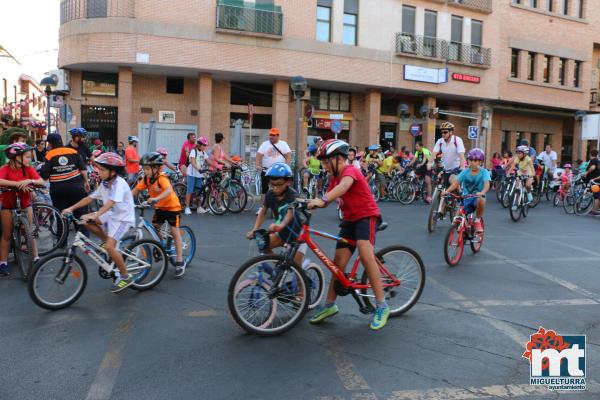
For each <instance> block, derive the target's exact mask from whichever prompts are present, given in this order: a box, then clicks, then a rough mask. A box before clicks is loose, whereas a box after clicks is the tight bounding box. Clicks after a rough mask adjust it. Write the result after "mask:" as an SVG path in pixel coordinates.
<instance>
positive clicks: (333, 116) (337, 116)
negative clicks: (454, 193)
mask: <svg viewBox="0 0 600 400" xmlns="http://www.w3.org/2000/svg"><path fill="white" fill-rule="evenodd" d="M329 119H344V114H329Z"/></svg>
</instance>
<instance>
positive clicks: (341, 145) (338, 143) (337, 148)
mask: <svg viewBox="0 0 600 400" xmlns="http://www.w3.org/2000/svg"><path fill="white" fill-rule="evenodd" d="M349 148H350V146H349V145H348V143H346V142H344V141H343V140H339V139H328V140H326V141H324V142H323V143H321V144H320V145H319V148H318V149H317V158H318V159H319V160H322V159H324V158H331V157H334V156H337V155H343V156H344V157H347V156H348V149H349Z"/></svg>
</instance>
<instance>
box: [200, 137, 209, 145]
mask: <svg viewBox="0 0 600 400" xmlns="http://www.w3.org/2000/svg"><path fill="white" fill-rule="evenodd" d="M198 143H200V144H201V145H203V146H208V139H207V138H206V137H205V136H200V137H199V138H198Z"/></svg>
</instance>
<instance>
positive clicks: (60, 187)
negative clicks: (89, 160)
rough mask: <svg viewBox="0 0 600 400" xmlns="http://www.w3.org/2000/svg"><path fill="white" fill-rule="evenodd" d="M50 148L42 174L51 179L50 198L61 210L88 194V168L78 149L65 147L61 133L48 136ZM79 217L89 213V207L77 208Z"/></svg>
mask: <svg viewBox="0 0 600 400" xmlns="http://www.w3.org/2000/svg"><path fill="white" fill-rule="evenodd" d="M47 141H48V146H49V150H48V152H47V153H46V158H45V162H44V165H43V166H42V168H41V170H40V176H41V177H42V178H43V179H45V180H49V181H50V198H51V199H52V204H53V205H54V207H56V208H58V209H59V210H64V209H65V208H67V207H69V206H70V205H72V204H73V203H76V202H78V201H79V200H81V199H83V198H85V197H86V196H87V192H89V190H90V187H89V184H88V176H87V168H86V165H85V163H84V162H83V160H82V159H81V157H80V156H79V154H78V153H77V150H75V149H73V148H71V147H64V146H63V143H62V139H61V137H60V135H58V134H56V133H52V134H50V135H48V138H47ZM73 214H74V215H75V216H76V217H77V218H79V217H81V216H82V215H84V214H87V207H84V208H80V209H77V210H75V212H74V213H73Z"/></svg>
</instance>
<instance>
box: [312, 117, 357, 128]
mask: <svg viewBox="0 0 600 400" xmlns="http://www.w3.org/2000/svg"><path fill="white" fill-rule="evenodd" d="M333 121H340V122H341V123H342V127H343V130H345V131H347V130H349V129H350V121H346V120H333V119H319V118H315V119H313V126H314V127H315V128H317V129H329V130H331V124H332V122H333Z"/></svg>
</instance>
